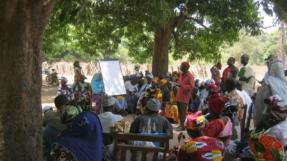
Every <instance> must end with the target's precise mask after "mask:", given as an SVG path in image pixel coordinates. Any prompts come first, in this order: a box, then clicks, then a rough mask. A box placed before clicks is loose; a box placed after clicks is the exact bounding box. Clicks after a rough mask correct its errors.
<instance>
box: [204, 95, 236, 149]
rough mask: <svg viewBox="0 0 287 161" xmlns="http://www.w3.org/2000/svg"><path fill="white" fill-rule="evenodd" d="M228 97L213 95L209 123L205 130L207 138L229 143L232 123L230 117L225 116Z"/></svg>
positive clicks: (209, 107)
mask: <svg viewBox="0 0 287 161" xmlns="http://www.w3.org/2000/svg"><path fill="white" fill-rule="evenodd" d="M227 101H228V98H227V97H224V96H220V95H218V94H214V95H212V96H211V97H210V98H209V100H208V111H209V114H208V116H207V120H208V123H207V124H206V126H205V127H204V129H203V134H204V135H205V136H209V137H214V138H218V139H220V140H222V141H223V142H224V143H226V144H227V143H228V141H229V140H230V138H231V136H232V122H231V120H230V118H229V117H227V116H223V115H222V113H223V111H224V108H225V103H226V102H227Z"/></svg>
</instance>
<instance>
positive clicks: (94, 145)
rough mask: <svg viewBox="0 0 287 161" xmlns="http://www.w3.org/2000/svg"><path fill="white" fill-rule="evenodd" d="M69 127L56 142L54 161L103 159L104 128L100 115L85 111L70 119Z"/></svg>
mask: <svg viewBox="0 0 287 161" xmlns="http://www.w3.org/2000/svg"><path fill="white" fill-rule="evenodd" d="M69 124H70V126H69V129H68V130H66V131H64V132H63V133H62V134H61V136H60V137H59V138H58V140H57V141H56V142H55V144H54V146H53V150H52V155H53V161H58V160H62V159H63V160H69V161H78V160H80V161H101V160H102V155H103V144H102V142H103V137H102V128H101V124H100V121H99V119H98V117H97V116H96V115H95V114H93V113H91V112H83V113H81V114H79V115H77V116H76V117H74V118H73V119H72V120H70V123H69Z"/></svg>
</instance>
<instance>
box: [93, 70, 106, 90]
mask: <svg viewBox="0 0 287 161" xmlns="http://www.w3.org/2000/svg"><path fill="white" fill-rule="evenodd" d="M100 75H101V74H100V73H96V74H95V75H94V76H93V78H92V81H91V87H92V91H93V94H101V93H102V92H103V91H104V83H103V80H101V79H100Z"/></svg>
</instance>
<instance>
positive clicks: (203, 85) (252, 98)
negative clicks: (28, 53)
mask: <svg viewBox="0 0 287 161" xmlns="http://www.w3.org/2000/svg"><path fill="white" fill-rule="evenodd" d="M248 61H249V57H248V55H246V54H244V55H242V57H241V64H242V67H241V68H240V70H238V68H237V67H236V66H235V65H234V64H235V59H234V58H229V59H228V62H227V64H228V67H227V68H226V69H225V70H224V71H223V73H222V75H221V73H220V70H221V64H220V63H218V64H216V65H215V66H213V67H212V68H211V75H212V78H211V79H209V80H206V81H200V80H198V79H197V80H195V78H194V75H193V73H191V72H189V68H190V65H189V63H187V62H183V63H182V64H181V66H180V71H179V72H173V73H171V74H166V75H159V76H157V77H154V76H153V75H152V73H150V72H148V71H146V72H145V74H142V73H141V72H140V71H139V70H140V68H139V66H136V67H135V71H136V72H135V74H133V75H130V76H125V77H124V81H125V87H126V90H127V94H126V95H122V96H108V95H105V93H104V84H103V81H102V75H101V73H96V74H95V75H94V76H93V79H92V81H91V83H87V82H85V76H84V74H83V73H82V71H81V67H80V65H79V62H75V63H74V67H75V82H74V84H73V85H72V87H71V88H70V87H69V86H68V85H67V79H66V78H64V77H62V78H61V79H60V81H61V83H60V87H59V89H58V92H57V97H56V98H55V100H54V102H55V107H56V111H55V110H53V109H52V108H44V117H43V131H44V133H43V135H44V136H43V137H44V149H43V151H44V160H47V161H77V160H80V161H102V160H105V161H108V160H112V158H113V157H114V156H112V154H113V135H112V134H113V133H115V132H121V133H135V134H139V135H151V136H162V135H167V136H170V138H172V136H173V126H172V124H178V127H176V128H175V130H176V131H179V135H178V136H177V137H178V144H177V145H176V146H175V147H173V148H172V149H171V150H170V152H169V155H168V160H169V161H172V160H174V161H192V160H196V161H222V160H225V161H233V160H236V159H238V158H240V159H241V160H260V161H261V160H262V161H284V160H285V150H286V149H287V141H286V140H287V132H285V127H287V121H286V120H285V119H286V117H287V109H286V107H287V81H286V78H285V74H284V65H283V62H282V61H280V60H279V59H278V58H277V57H275V56H270V57H268V58H267V59H266V63H267V67H268V71H267V73H266V75H265V77H264V78H263V80H262V81H261V82H260V84H261V86H260V87H259V88H258V90H257V92H256V90H255V81H256V79H255V75H254V72H253V69H252V67H250V66H249V65H248ZM128 114H132V115H133V116H134V115H137V117H136V118H135V119H134V120H128V119H126V118H125V116H127V115H128ZM129 121H132V122H129ZM185 130H186V132H187V135H188V137H186V136H185V132H184V131H185ZM182 138H185V139H182ZM132 144H137V145H138V146H153V147H157V146H161V145H158V144H157V143H154V142H133V143H132Z"/></svg>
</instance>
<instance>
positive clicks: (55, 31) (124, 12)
mask: <svg viewBox="0 0 287 161" xmlns="http://www.w3.org/2000/svg"><path fill="white" fill-rule="evenodd" d="M259 26H260V19H259V17H258V5H257V4H256V3H254V1H253V0H240V1H239V0H230V1H226V0H206V1H203V0H192V1H191V0H185V1H183V0H156V1H155V0H132V1H131V0H116V1H113V0H100V1H98V0H81V1H78V0H61V1H59V3H58V4H57V6H56V9H55V12H54V13H53V15H52V17H51V19H50V23H49V26H48V28H47V31H46V33H45V38H44V44H43V48H44V53H45V58H46V59H50V60H53V59H59V58H62V57H63V56H65V54H67V53H69V54H71V53H72V54H77V55H80V57H81V56H82V55H86V54H90V55H92V56H93V57H94V58H95V59H100V58H110V57H119V58H122V57H123V56H124V57H125V58H126V59H125V60H131V61H135V62H140V63H144V62H150V61H151V58H152V56H153V55H154V54H157V53H153V46H154V45H153V44H154V34H155V32H156V31H162V30H164V29H167V28H170V29H171V31H172V32H171V37H172V40H171V42H170V44H169V45H170V50H169V52H170V53H171V54H172V55H173V57H174V58H182V57H183V56H186V55H188V56H189V59H190V60H197V59H200V60H205V61H212V60H213V61H214V60H216V61H217V60H218V59H220V58H221V54H220V46H221V45H222V44H232V43H234V42H235V41H236V40H238V38H239V34H238V33H239V31H240V30H241V29H244V30H246V31H247V33H249V34H251V35H257V34H259V33H260V30H259ZM120 51H121V52H120ZM123 51H124V52H123ZM127 53H128V55H129V56H131V57H132V58H128V57H127V55H125V54H127ZM69 54H68V55H69ZM121 54H124V55H123V56H122V55H121ZM69 57H71V56H69Z"/></svg>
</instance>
